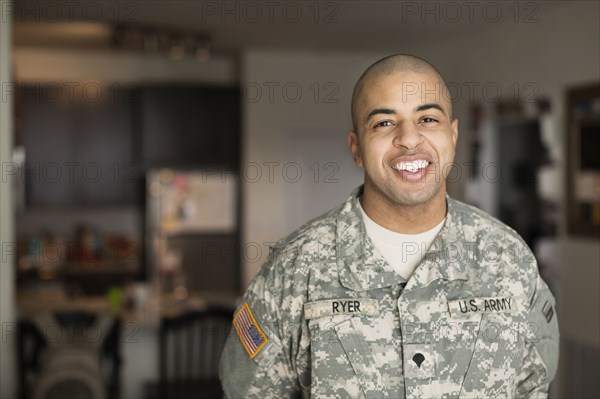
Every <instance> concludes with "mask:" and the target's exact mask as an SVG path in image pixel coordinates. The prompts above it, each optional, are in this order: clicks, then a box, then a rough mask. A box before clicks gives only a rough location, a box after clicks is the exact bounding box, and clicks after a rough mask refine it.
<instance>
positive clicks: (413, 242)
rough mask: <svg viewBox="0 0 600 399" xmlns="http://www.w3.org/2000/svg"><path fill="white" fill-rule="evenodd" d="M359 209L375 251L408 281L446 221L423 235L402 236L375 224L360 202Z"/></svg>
mask: <svg viewBox="0 0 600 399" xmlns="http://www.w3.org/2000/svg"><path fill="white" fill-rule="evenodd" d="M358 207H359V208H360V212H361V213H362V216H363V220H364V222H365V227H366V230H367V235H368V236H369V238H371V241H373V245H374V246H375V249H376V250H377V251H379V253H380V254H381V255H382V256H383V258H384V259H385V260H386V261H387V262H388V263H389V264H390V265H391V266H392V267H393V268H394V270H395V271H396V273H398V274H399V275H400V276H402V277H403V278H405V279H406V280H408V279H409V278H410V276H411V275H412V274H413V272H414V271H415V268H416V267H417V265H418V264H419V262H420V261H421V259H423V257H424V256H425V253H426V252H427V250H428V249H429V246H430V245H431V243H432V242H433V240H434V239H435V237H436V236H437V234H438V233H439V232H440V230H441V229H442V227H443V226H444V222H445V221H446V218H444V219H443V220H442V221H441V222H440V223H439V224H438V225H437V226H435V227H434V228H432V229H431V230H427V231H425V232H423V233H419V234H401V233H396V232H395V231H392V230H388V229H386V228H385V227H382V226H380V225H378V224H377V223H375V221H373V219H371V218H370V217H369V216H368V215H367V214H366V213H365V211H364V210H363V208H362V205H361V204H360V201H358Z"/></svg>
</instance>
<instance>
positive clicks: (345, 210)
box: [221, 55, 558, 399]
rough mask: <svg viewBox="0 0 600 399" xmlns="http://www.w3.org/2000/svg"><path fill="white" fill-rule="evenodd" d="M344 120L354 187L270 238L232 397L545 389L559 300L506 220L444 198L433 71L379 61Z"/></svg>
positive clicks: (240, 338) (226, 363)
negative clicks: (358, 178) (358, 176)
mask: <svg viewBox="0 0 600 399" xmlns="http://www.w3.org/2000/svg"><path fill="white" fill-rule="evenodd" d="M352 119H353V125H354V126H353V130H352V131H350V132H349V134H348V143H349V146H350V149H351V152H352V155H353V157H354V159H355V161H356V164H357V165H358V166H360V167H363V168H364V169H365V175H364V185H363V186H361V187H359V188H358V189H356V190H355V191H354V192H353V193H352V195H351V196H350V198H349V199H348V200H347V201H346V202H345V203H344V204H342V205H341V206H340V207H339V208H337V209H334V210H332V211H330V212H328V213H326V214H325V215H323V216H321V217H319V218H317V219H315V220H313V221H311V222H309V223H307V224H305V225H304V226H302V227H301V228H300V229H299V230H298V231H296V232H294V233H292V234H291V235H290V236H288V237H286V238H285V239H283V240H281V241H280V242H278V243H277V244H276V245H275V246H274V248H273V250H272V252H271V253H270V256H269V259H268V260H267V261H266V263H265V265H263V267H262V268H261V270H260V271H259V273H258V274H257V276H256V277H255V278H254V280H253V282H252V284H251V285H250V287H249V288H248V291H247V292H246V294H245V296H244V298H243V300H242V304H241V306H240V307H239V309H238V310H237V312H236V314H235V316H234V320H233V330H232V334H231V335H230V336H229V338H228V341H227V344H226V346H225V349H224V352H223V355H222V358H221V379H222V382H223V388H224V391H225V394H226V395H227V397H229V398H231V399H233V398H286V397H315V398H359V397H366V398H457V397H460V398H490V397H508V398H513V397H515V398H524V397H527V398H533V397H535V398H538V397H546V396H547V390H548V384H549V383H550V381H551V380H552V379H553V377H554V374H555V371H556V365H557V357H558V354H557V352H558V324H557V318H556V315H555V313H554V298H553V297H552V294H551V293H550V291H549V290H548V287H547V286H546V284H545V283H544V282H543V281H542V279H541V278H540V276H539V273H538V269H537V265H536V262H535V259H534V258H533V256H532V254H531V251H530V250H529V248H527V246H526V245H525V244H524V242H523V240H522V239H521V238H520V237H519V236H518V235H517V234H516V233H515V232H514V231H513V230H512V229H510V228H509V227H507V226H505V225H503V224H502V223H501V222H499V221H498V220H496V219H494V218H493V217H491V216H489V215H487V214H486V213H484V212H482V211H480V210H478V209H476V208H473V207H471V206H468V205H465V204H463V203H460V202H458V201H456V200H453V199H452V198H450V197H449V196H447V194H446V177H447V175H448V173H449V171H450V167H449V166H450V165H451V163H452V161H453V159H454V153H455V148H456V141H457V138H458V121H457V120H456V119H453V117H452V104H451V101H450V98H449V96H448V93H447V86H446V84H445V82H444V80H443V79H442V77H441V76H440V74H439V73H438V72H437V71H436V70H435V69H434V68H433V67H432V66H431V65H429V64H428V63H427V62H425V61H424V60H422V59H420V58H417V57H414V56H410V55H394V56H390V57H387V58H384V59H382V60H379V61H377V62H376V63H375V64H373V65H371V66H370V67H369V68H368V69H367V70H366V71H365V73H364V74H363V75H362V76H361V78H360V79H359V81H358V83H357V84H356V86H355V89H354V93H353V97H352Z"/></svg>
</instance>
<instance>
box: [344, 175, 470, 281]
mask: <svg viewBox="0 0 600 399" xmlns="http://www.w3.org/2000/svg"><path fill="white" fill-rule="evenodd" d="M362 192H363V186H362V185H361V186H360V187H358V188H356V189H355V190H354V191H353V192H352V194H351V195H350V197H349V198H348V199H347V200H346V202H345V203H344V204H343V205H342V208H341V210H340V212H339V214H338V218H337V224H336V255H337V265H338V274H339V279H340V283H341V284H342V285H343V286H344V287H346V288H349V289H352V290H356V291H366V290H370V289H377V288H383V287H389V286H392V285H396V284H400V283H403V282H406V280H404V279H403V278H402V277H401V276H400V275H398V274H397V273H396V272H395V271H394V269H393V268H392V267H391V265H390V264H389V263H388V262H387V261H386V260H385V259H384V258H383V257H382V256H381V255H380V254H379V253H378V252H377V251H376V250H375V247H374V246H373V243H372V242H371V240H370V239H369V237H368V236H367V233H366V229H365V225H364V222H363V218H362V215H361V213H360V209H359V207H358V206H359V205H358V202H357V201H358V197H359V196H360V195H361V194H362ZM446 203H447V208H448V212H447V214H446V222H445V223H444V226H443V227H442V230H441V231H440V233H439V234H438V235H437V237H436V238H435V239H434V241H433V243H432V244H431V247H430V248H429V250H428V251H427V253H426V254H425V257H424V258H423V260H422V261H421V262H420V263H419V265H418V266H417V268H416V269H415V272H414V273H413V275H412V276H411V278H410V279H409V281H408V284H407V289H410V288H411V287H412V288H416V287H419V286H426V285H428V284H429V283H431V282H432V281H433V280H436V279H446V280H455V279H464V280H466V279H467V275H466V269H465V266H464V265H463V264H462V263H461V262H458V261H453V260H452V259H459V257H458V256H454V257H452V255H453V254H452V253H450V254H448V251H452V250H454V251H460V250H463V251H464V249H465V248H457V247H458V245H457V244H458V243H463V242H464V239H463V238H464V237H462V233H461V231H460V227H461V226H459V225H458V223H457V222H458V220H459V219H460V218H458V217H457V215H456V206H455V201H454V200H453V199H452V198H450V197H449V196H446ZM449 255H450V256H449Z"/></svg>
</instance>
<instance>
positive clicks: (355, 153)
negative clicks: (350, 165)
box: [348, 130, 363, 168]
mask: <svg viewBox="0 0 600 399" xmlns="http://www.w3.org/2000/svg"><path fill="white" fill-rule="evenodd" d="M348 146H349V147H350V151H351V152H352V158H354V163H355V164H356V166H358V167H359V168H362V167H363V161H362V156H361V155H360V146H359V145H358V134H356V133H355V132H353V131H352V130H350V131H348Z"/></svg>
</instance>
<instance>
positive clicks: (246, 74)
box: [0, 0, 600, 399]
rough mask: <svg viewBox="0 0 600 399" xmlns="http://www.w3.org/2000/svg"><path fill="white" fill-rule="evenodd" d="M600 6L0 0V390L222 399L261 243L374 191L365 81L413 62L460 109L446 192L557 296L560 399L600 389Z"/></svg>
mask: <svg viewBox="0 0 600 399" xmlns="http://www.w3.org/2000/svg"><path fill="white" fill-rule="evenodd" d="M599 17H600V3H599V2H597V1H584V0H575V1H517V0H515V1H488V0H480V1H469V2H443V1H403V0H402V1H400V0H399V1H366V0H364V1H360V0H359V1H288V0H280V1H276V2H247V1H193V0H182V1H179V0H172V1H166V0H158V1H141V0H133V1H128V0H101V1H87V0H69V1H66V0H65V1H63V0H56V1H54V0H51V1H41V0H38V1H26V0H12V1H7V0H0V24H1V25H0V85H1V86H0V89H1V90H0V95H1V98H2V101H0V160H1V163H0V165H1V168H2V169H1V176H2V179H1V182H0V185H1V186H0V187H1V190H0V243H1V248H0V253H1V259H2V265H1V268H0V322H1V326H2V330H1V331H2V340H1V342H0V397H2V398H7V399H8V398H58V397H60V398H93V399H96V398H98V399H101V398H128V399H129V398H130V399H138V398H139V399H142V398H186V397H192V396H193V397H207V398H212V397H220V387H219V384H218V381H217V380H216V365H217V363H218V358H219V355H220V350H221V347H222V344H223V341H224V339H225V337H226V336H227V334H228V333H229V326H230V320H231V317H232V314H233V311H234V310H235V307H236V303H237V302H236V301H237V300H238V298H239V296H240V295H241V294H242V293H243V292H244V290H245V288H246V287H247V285H248V284H249V282H250V281H251V279H252V278H253V276H254V275H255V273H256V272H257V270H258V269H259V267H260V266H261V265H262V263H263V262H264V261H265V259H266V257H267V255H268V253H269V246H270V245H271V244H273V243H274V242H276V241H277V240H279V239H280V238H282V237H283V236H285V235H286V234H288V233H290V232H292V231H293V230H294V229H296V228H297V227H299V226H300V225H301V224H303V223H304V222H305V221H307V220H309V219H311V218H313V217H316V216H318V215H320V214H321V213H323V212H325V211H327V210H329V209H331V208H332V207H334V206H336V205H338V204H340V203H341V202H342V201H344V200H345V199H346V198H347V196H348V195H350V193H351V191H352V190H353V189H354V188H355V187H356V186H357V185H359V184H360V183H361V182H362V172H361V170H359V169H357V168H356V167H355V165H354V162H353V160H352V157H351V156H350V152H349V150H348V148H347V143H346V134H347V132H348V130H349V129H350V127H351V120H350V98H351V94H352V89H353V87H354V83H355V82H356V80H357V79H358V77H359V76H360V74H361V73H362V71H364V69H365V68H366V67H367V66H368V65H370V64H371V63H372V62H374V61H375V60H377V59H379V58H381V57H383V56H386V55H389V54H393V53H411V54H414V55H417V56H420V57H422V58H425V59H426V60H428V61H429V62H431V63H432V64H433V65H434V66H436V67H437V68H438V69H439V70H440V72H441V73H442V74H443V75H444V77H445V78H446V80H447V82H448V86H449V89H450V92H451V94H452V97H453V102H454V113H455V116H456V117H457V118H458V119H459V132H460V134H459V142H458V148H457V156H456V160H455V164H454V167H453V169H452V172H451V173H450V176H449V188H448V189H449V193H450V195H452V196H453V197H455V198H457V199H459V200H462V201H464V202H467V203H470V204H474V205H476V206H478V207H480V208H482V209H484V210H486V211H488V212H490V213H491V214H493V215H494V216H496V217H498V218H499V219H501V220H503V221H504V222H505V223H507V224H509V225H510V226H512V227H513V228H514V229H515V230H517V232H519V233H520V234H521V235H522V236H523V238H524V239H525V240H526V242H527V243H528V244H529V246H530V247H531V248H532V249H533V251H534V252H535V254H536V258H537V260H538V265H539V268H540V272H541V274H542V276H543V277H544V278H545V280H546V281H547V282H548V284H549V286H550V288H551V289H552V291H553V293H554V294H555V296H556V298H557V313H558V316H559V323H560V329H561V349H560V364H559V372H558V376H557V378H556V380H555V381H554V383H553V384H552V386H551V395H550V396H551V397H553V398H598V397H600V378H598V377H599V376H600V294H599V292H600V152H599V149H600V39H599V38H600V18H599Z"/></svg>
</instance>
